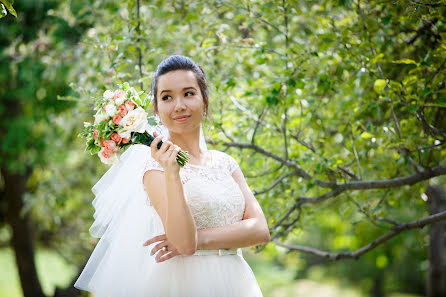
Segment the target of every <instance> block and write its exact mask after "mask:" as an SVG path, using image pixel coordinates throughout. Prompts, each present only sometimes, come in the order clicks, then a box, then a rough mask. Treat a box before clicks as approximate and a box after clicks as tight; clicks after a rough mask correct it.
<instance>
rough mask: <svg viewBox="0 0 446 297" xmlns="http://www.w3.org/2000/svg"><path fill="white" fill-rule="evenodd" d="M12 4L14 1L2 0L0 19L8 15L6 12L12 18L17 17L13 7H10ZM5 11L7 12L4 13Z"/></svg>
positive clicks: (0, 2)
mask: <svg viewBox="0 0 446 297" xmlns="http://www.w3.org/2000/svg"><path fill="white" fill-rule="evenodd" d="M13 4H14V0H3V1H0V9H1V11H0V19H1V18H2V17H4V16H6V15H7V14H8V11H9V13H10V14H12V15H13V16H15V17H17V13H16V11H15V10H14V7H12V5H13ZM6 9H7V10H8V11H6Z"/></svg>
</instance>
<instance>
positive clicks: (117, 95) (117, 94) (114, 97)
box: [113, 90, 125, 101]
mask: <svg viewBox="0 0 446 297" xmlns="http://www.w3.org/2000/svg"><path fill="white" fill-rule="evenodd" d="M124 94H125V92H124V91H123V90H116V91H115V96H113V101H115V100H116V99H118V98H121V97H122V96H124Z"/></svg>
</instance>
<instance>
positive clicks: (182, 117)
mask: <svg viewBox="0 0 446 297" xmlns="http://www.w3.org/2000/svg"><path fill="white" fill-rule="evenodd" d="M189 117H190V116H181V117H177V118H175V121H178V122H184V121H185V120H187V119H188V118H189Z"/></svg>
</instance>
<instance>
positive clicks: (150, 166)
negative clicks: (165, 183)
mask: <svg viewBox="0 0 446 297" xmlns="http://www.w3.org/2000/svg"><path fill="white" fill-rule="evenodd" d="M149 170H159V171H164V169H163V167H162V166H161V165H160V163H158V161H156V160H155V159H153V158H152V157H150V158H148V160H147V162H146V164H145V166H144V173H145V172H146V171H149Z"/></svg>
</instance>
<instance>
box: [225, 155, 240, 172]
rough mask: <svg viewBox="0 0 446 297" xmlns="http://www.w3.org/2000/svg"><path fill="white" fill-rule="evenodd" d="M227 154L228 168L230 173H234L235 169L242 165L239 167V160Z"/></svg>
mask: <svg viewBox="0 0 446 297" xmlns="http://www.w3.org/2000/svg"><path fill="white" fill-rule="evenodd" d="M227 156H228V168H229V173H230V174H232V173H234V171H235V170H236V169H237V168H240V167H239V165H238V163H237V161H236V160H235V159H234V158H233V157H232V156H230V155H227Z"/></svg>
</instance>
